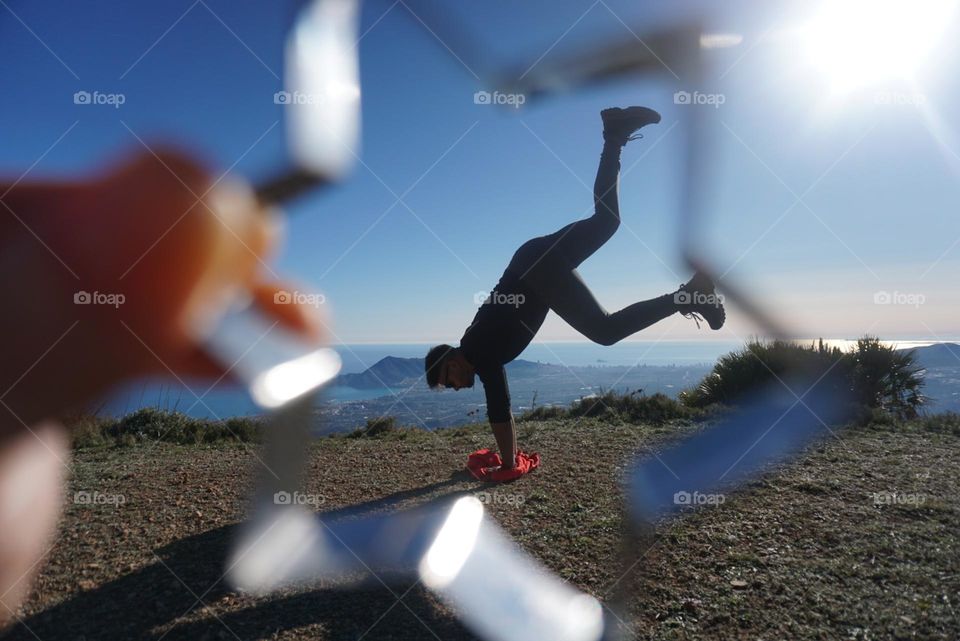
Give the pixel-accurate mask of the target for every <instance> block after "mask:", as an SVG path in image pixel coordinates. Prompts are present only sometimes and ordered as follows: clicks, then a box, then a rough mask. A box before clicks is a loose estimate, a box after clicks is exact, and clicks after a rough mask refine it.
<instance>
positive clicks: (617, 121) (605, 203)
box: [518, 107, 660, 276]
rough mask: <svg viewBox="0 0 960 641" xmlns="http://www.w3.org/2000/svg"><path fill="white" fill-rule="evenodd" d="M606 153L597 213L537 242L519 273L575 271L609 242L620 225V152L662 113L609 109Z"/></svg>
mask: <svg viewBox="0 0 960 641" xmlns="http://www.w3.org/2000/svg"><path fill="white" fill-rule="evenodd" d="M601 115H602V116H603V121H604V131H603V151H601V153H600V164H599V165H598V167H597V176H596V178H595V179H594V182H593V204H594V213H593V215H592V216H590V217H589V218H585V219H583V220H578V221H576V222H574V223H570V224H569V225H567V226H566V227H563V228H562V229H560V230H558V231H556V232H554V233H552V234H550V235H549V236H542V237H540V238H537V239H535V241H531V242H534V243H535V244H536V250H535V252H533V253H534V254H535V255H534V256H533V257H532V259H531V257H529V256H524V259H525V262H526V263H527V264H525V265H519V266H520V267H522V269H519V270H518V272H519V273H520V274H521V275H522V276H525V275H526V274H527V273H528V272H531V271H534V270H535V269H536V267H537V265H538V264H539V263H540V262H544V261H547V262H551V261H552V262H555V263H563V264H564V265H565V266H566V267H567V269H576V268H577V267H578V266H579V265H580V264H581V263H582V262H583V261H585V260H586V259H587V258H589V257H590V256H591V255H593V253H594V252H596V251H597V250H598V249H600V248H601V247H602V246H603V244H604V243H606V242H607V241H608V240H610V238H611V237H612V236H613V234H614V233H615V232H616V231H617V228H618V227H619V226H620V194H619V181H620V152H621V150H622V149H623V146H624V145H625V144H627V141H628V140H629V139H630V134H632V133H633V132H634V131H636V130H637V129H639V128H640V127H643V126H644V125H648V124H651V123H656V122H660V114H658V113H657V112H655V111H653V110H651V109H646V108H645V107H631V108H629V109H606V110H604V111H603V112H602V114H601Z"/></svg>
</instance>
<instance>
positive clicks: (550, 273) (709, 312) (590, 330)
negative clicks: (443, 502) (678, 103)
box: [425, 107, 726, 468]
mask: <svg viewBox="0 0 960 641" xmlns="http://www.w3.org/2000/svg"><path fill="white" fill-rule="evenodd" d="M600 116H601V118H602V120H603V141H604V142H603V152H602V153H601V154H600V166H599V168H598V169H597V177H596V181H595V182H594V186H593V195H594V204H595V212H594V214H593V215H592V216H590V217H589V218H586V219H584V220H580V221H577V222H574V223H571V224H569V225H567V226H566V227H563V228H562V229H560V230H558V231H556V232H554V233H552V234H550V235H548V236H540V237H538V238H534V239H532V240H528V241H527V242H526V243H524V244H523V245H521V246H520V248H519V249H518V250H517V251H516V253H515V254H514V255H513V258H512V259H511V261H510V264H509V265H507V268H506V270H505V271H504V272H503V276H502V277H501V278H500V282H499V283H497V286H496V288H495V289H494V290H493V291H492V292H491V294H490V296H489V297H488V298H487V300H486V301H485V302H484V304H483V305H482V306H481V307H480V309H479V311H477V315H476V316H475V317H474V319H473V322H472V323H471V324H470V326H469V327H468V328H467V330H466V332H465V333H464V335H463V338H461V339H460V346H459V347H452V346H450V345H437V346H435V347H433V348H431V349H430V351H429V352H428V353H427V356H426V359H425V369H426V378H427V384H428V385H429V386H430V387H432V388H435V389H436V388H442V387H446V388H452V389H455V390H459V389H462V388H465V387H473V383H474V378H475V377H476V376H479V377H480V381H481V382H482V383H483V387H484V391H485V393H486V400H487V417H488V419H489V421H490V426H491V428H492V430H493V434H494V438H495V439H496V441H497V446H498V448H499V449H500V455H501V459H502V461H503V465H502V467H504V468H512V467H513V466H514V465H515V456H516V452H517V443H516V429H515V426H514V422H513V415H512V413H511V411H510V391H509V387H508V385H507V375H506V371H505V370H504V365H506V364H507V363H509V362H510V361H512V360H514V359H515V358H517V356H519V355H520V353H521V352H523V350H524V349H526V347H527V345H529V344H530V342H531V341H532V340H533V337H534V336H535V335H536V333H537V331H538V330H539V329H540V326H541V325H543V321H544V319H545V318H546V316H547V312H548V311H549V310H551V309H552V310H553V311H554V312H556V313H557V315H558V316H560V318H562V319H563V320H565V321H566V322H567V323H569V324H570V326H571V327H573V328H574V329H576V330H577V331H578V332H580V333H581V334H583V335H584V336H585V337H586V338H588V339H590V340H591V341H593V342H595V343H599V344H600V345H613V344H615V343H617V342H619V341H621V340H623V339H624V338H626V337H628V336H630V335H631V334H634V333H636V332H639V331H640V330H642V329H644V328H646V327H649V326H650V325H652V324H654V323H656V322H657V321H660V320H662V319H664V318H667V317H669V316H671V315H673V314H675V313H677V312H680V313H683V314H684V315H685V316H687V317H692V318H695V319H697V325H698V326H699V321H700V320H705V321H706V322H707V323H708V324H709V325H710V327H711V328H712V329H715V330H716V329H720V327H722V326H723V323H724V320H725V317H726V316H725V312H724V309H723V305H722V302H721V301H720V299H719V298H718V297H717V296H716V294H715V292H714V286H713V283H712V282H711V281H710V279H709V278H708V277H707V276H705V275H703V274H695V275H694V276H693V278H692V279H691V280H690V281H689V282H687V283H686V284H684V285H681V286H680V288H679V289H678V290H677V291H676V292H673V293H670V294H664V295H663V296H660V297H658V298H653V299H650V300H645V301H640V302H638V303H634V304H632V305H629V306H628V307H625V308H623V309H621V310H620V311H617V312H614V313H612V314H611V313H608V312H607V311H606V310H605V309H604V308H603V307H602V306H601V305H600V303H599V302H597V299H596V298H595V297H594V295H593V294H592V293H591V291H590V289H589V288H588V287H587V285H586V283H584V282H583V280H582V279H581V277H580V274H579V273H578V272H577V267H578V266H579V265H580V264H581V263H582V262H583V261H585V260H586V259H587V258H589V257H590V256H591V255H593V253H594V252H596V251H597V250H598V249H600V247H602V246H603V244H604V243H606V242H607V241H608V240H610V238H611V237H612V236H613V234H614V233H615V232H616V231H617V228H618V227H619V226H620V207H619V202H618V194H617V189H618V181H619V175H620V152H621V149H622V148H623V146H624V145H626V144H627V142H628V141H630V140H634V139H635V138H637V137H639V136H633V134H634V132H636V131H637V130H639V129H640V128H642V127H644V126H646V125H650V124H655V123H658V122H660V114H658V113H657V112H656V111H654V110H652V109H648V108H646V107H629V108H626V109H620V108H612V109H604V110H603V111H601V112H600Z"/></svg>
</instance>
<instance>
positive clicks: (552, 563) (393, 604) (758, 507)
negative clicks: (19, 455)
mask: <svg viewBox="0 0 960 641" xmlns="http://www.w3.org/2000/svg"><path fill="white" fill-rule="evenodd" d="M686 429H689V427H678V426H675V425H670V424H667V425H663V426H660V427H655V428H654V427H644V426H636V425H626V424H616V423H614V424H611V423H610V422H600V421H597V420H594V419H577V420H573V419H559V420H551V421H545V422H527V423H524V424H522V425H521V426H520V432H521V435H520V442H521V444H522V446H523V447H525V448H528V449H534V450H538V451H539V452H540V453H541V455H542V456H543V466H542V468H541V469H540V470H538V471H537V472H536V473H534V474H532V475H530V476H528V477H526V478H523V479H521V480H520V481H518V482H515V483H512V484H509V485H505V486H499V487H498V488H497V491H498V492H503V493H506V494H509V495H513V496H514V497H520V500H513V501H510V502H508V501H501V502H499V503H494V504H492V505H491V506H490V509H491V512H492V513H493V515H494V517H495V518H496V519H497V520H498V521H499V522H500V523H501V524H502V525H503V526H504V527H505V528H506V529H507V530H508V531H509V532H510V533H511V534H512V536H513V537H514V538H515V539H516V540H517V541H518V542H519V543H520V544H521V545H522V546H524V547H525V548H526V549H527V550H528V551H530V552H531V553H533V554H534V555H536V556H537V557H538V558H539V559H540V560H541V561H542V562H544V563H545V564H547V565H548V566H549V567H550V568H552V569H553V570H554V571H555V572H557V573H558V574H559V575H560V576H562V577H564V578H565V579H568V580H569V581H571V582H572V583H573V584H575V585H577V586H579V587H580V588H581V589H584V590H586V591H588V592H590V593H592V594H594V595H596V596H598V597H599V598H601V599H605V600H608V601H609V600H610V599H612V598H613V596H614V594H615V593H616V592H617V590H618V589H619V588H622V587H625V586H633V587H634V588H636V589H635V591H634V592H633V595H634V596H633V597H632V598H631V600H630V604H629V605H630V611H631V614H632V616H631V617H630V620H629V621H628V622H627V624H628V625H629V626H631V627H632V629H633V630H634V633H635V635H636V637H637V638H653V639H699V638H704V639H718V638H743V639H758V638H763V639H780V638H808V639H811V638H812V639H838V638H841V639H848V638H849V639H889V638H897V639H900V638H902V639H956V638H958V637H960V617H958V613H957V610H956V608H957V607H958V602H960V526H958V525H957V524H958V523H960V518H958V517H960V473H958V471H960V456H958V454H960V437H958V436H957V435H956V434H954V433H952V432H950V431H944V432H940V433H934V432H930V431H926V430H916V431H903V430H898V431H884V430H878V429H874V430H870V429H858V430H855V431H849V432H846V433H844V434H843V436H842V438H843V441H842V442H837V441H834V442H831V443H828V444H826V445H824V446H822V447H818V448H813V449H811V450H810V451H808V452H807V453H806V454H805V455H804V456H803V457H802V458H801V459H800V460H798V461H797V462H795V463H794V464H792V465H791V466H789V467H787V468H785V469H783V470H779V471H773V472H771V473H770V474H768V475H767V476H766V477H765V478H763V479H762V480H759V481H757V482H755V483H754V484H753V485H752V486H751V487H749V488H746V489H745V490H744V491H743V492H742V493H740V494H739V495H737V496H736V497H735V498H734V499H731V500H729V501H728V502H727V503H726V504H725V505H723V506H720V507H718V508H713V509H707V510H702V511H698V512H692V513H690V514H687V515H685V516H683V517H682V518H679V519H676V520H674V521H672V522H669V523H664V524H661V527H660V528H659V532H658V535H657V540H656V542H655V544H654V545H653V547H652V548H651V549H650V551H649V552H648V554H647V555H646V557H645V559H644V560H643V562H642V563H640V564H639V566H638V567H639V569H640V572H639V573H638V574H637V575H635V576H634V575H630V576H626V577H624V574H623V573H624V559H623V556H622V555H621V548H620V541H621V539H620V536H619V533H620V532H621V528H622V518H623V513H622V508H621V490H620V484H619V478H620V474H621V470H622V468H623V466H624V464H625V463H626V462H627V461H628V460H629V459H630V456H631V453H633V452H635V451H637V450H640V451H643V450H649V449H650V448H656V447H662V446H663V444H664V443H665V442H666V441H667V440H669V439H671V438H673V437H674V436H675V435H676V434H677V431H678V430H686ZM491 440H492V439H491V438H490V436H489V432H488V430H487V429H485V428H483V427H481V426H477V427H471V428H462V429H455V430H448V431H445V432H443V433H438V434H431V433H423V432H409V433H406V432H405V433H404V434H403V435H402V436H401V435H392V436H386V437H384V438H382V439H375V438H363V439H359V438H354V439H351V438H330V439H324V440H323V441H321V442H320V443H318V445H317V446H316V449H315V452H314V465H313V470H312V474H311V481H310V486H311V487H310V488H309V491H311V492H314V493H319V494H322V495H323V496H324V497H325V503H324V505H323V508H322V509H323V510H325V511H330V512H334V513H335V511H336V510H338V509H340V508H345V507H349V506H357V505H360V506H361V507H363V508H365V509H369V510H385V509H393V508H395V507H399V506H406V505H413V504H419V503H422V502H424V501H427V500H430V499H433V498H437V497H440V496H443V495H446V494H449V493H452V492H457V491H482V490H492V488H485V487H481V486H480V485H479V484H477V483H476V482H473V481H471V480H469V479H468V478H465V477H464V476H463V474H462V473H461V472H460V470H461V468H462V466H463V463H464V461H465V458H466V454H467V453H468V452H470V451H472V450H473V449H476V448H477V447H481V446H490V445H491ZM253 452H255V450H254V449H251V446H248V445H245V444H229V443H223V444H215V445H209V446H203V445H199V446H180V445H175V444H170V443H156V444H152V443H141V444H138V445H134V446H131V447H123V448H92V449H86V450H81V451H79V452H78V453H77V458H76V461H75V464H74V475H73V479H72V480H71V486H70V488H69V493H68V500H67V504H66V516H65V518H64V520H63V522H62V524H61V528H60V533H59V536H58V539H57V541H56V545H55V546H54V548H53V550H52V552H51V553H50V555H49V558H48V562H47V565H46V567H45V568H44V570H43V572H42V574H41V576H40V578H39V580H38V582H37V584H36V587H35V589H34V592H33V595H32V597H31V598H30V600H29V602H28V603H27V604H26V606H25V607H24V608H23V611H22V612H21V614H22V623H20V624H18V625H17V626H16V627H14V628H13V629H12V630H11V631H10V632H9V634H8V636H7V637H4V638H9V639H35V636H34V635H36V637H38V638H40V639H42V640H43V641H48V640H53V639H63V638H67V639H79V638H83V639H86V640H87V641H91V640H93V639H159V638H161V637H163V638H164V639H189V640H190V641H197V640H200V639H234V638H238V639H261V638H266V639H337V640H339V639H351V640H355V639H358V638H360V637H363V638H364V639H365V640H373V639H411V640H412V639H417V640H420V639H429V638H433V637H432V636H431V634H430V632H428V628H429V630H431V631H432V632H433V633H435V634H436V636H437V637H438V638H440V639H444V640H447V639H469V638H471V636H470V635H469V633H468V632H466V631H465V630H464V629H463V628H462V627H461V626H460V625H459V623H458V622H457V621H456V619H455V618H453V617H452V616H451V615H450V613H449V612H448V611H447V610H446V609H445V608H444V607H443V606H441V605H439V604H438V603H437V602H436V601H435V600H434V599H433V598H432V597H431V595H430V594H429V593H427V592H426V591H425V590H423V589H422V588H420V587H413V589H412V590H410V592H408V593H407V594H406V595H405V596H404V597H403V599H402V603H400V604H398V603H397V599H396V597H395V596H394V594H393V593H391V591H389V590H388V589H386V588H384V587H383V586H380V585H379V584H376V583H375V582H374V583H373V584H372V585H371V586H370V587H368V588H365V589H363V590H360V591H341V590H332V589H318V590H311V591H299V592H291V593H289V594H284V595H280V596H278V597H276V598H273V599H257V598H252V597H248V596H243V595H238V594H235V593H232V592H230V591H229V590H228V589H227V588H226V587H225V586H224V585H223V583H222V582H221V575H222V572H223V563H224V562H223V557H224V554H225V550H226V547H227V545H228V542H229V538H230V535H231V533H232V530H233V527H234V524H236V523H237V522H238V520H239V519H240V518H241V516H242V513H243V505H244V497H245V493H246V491H247V489H248V479H249V476H250V471H251V469H252V466H254V465H256V461H255V458H254V456H253ZM78 491H88V492H100V493H101V494H102V495H105V496H106V495H122V496H123V497H124V499H125V501H124V503H123V504H122V505H82V504H75V503H74V501H73V497H74V493H75V492H78ZM884 491H889V492H900V493H913V494H918V495H922V496H923V497H924V503H923V504H922V505H920V506H912V505H894V506H882V507H878V506H876V505H874V502H873V499H872V495H873V493H876V492H884ZM393 590H394V591H395V592H396V594H397V596H399V595H402V594H404V591H405V590H406V586H401V587H400V588H399V589H397V588H396V587H394V588H393Z"/></svg>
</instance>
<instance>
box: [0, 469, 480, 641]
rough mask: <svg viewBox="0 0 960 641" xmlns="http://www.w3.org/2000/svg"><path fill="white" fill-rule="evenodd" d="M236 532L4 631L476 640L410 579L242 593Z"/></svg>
mask: <svg viewBox="0 0 960 641" xmlns="http://www.w3.org/2000/svg"><path fill="white" fill-rule="evenodd" d="M464 480H465V479H464V478H463V477H462V476H461V475H459V474H458V475H454V476H452V477H451V478H450V479H449V480H447V481H441V482H438V483H434V484H431V485H427V486H425V487H422V488H417V489H415V490H408V491H404V492H397V493H396V494H393V495H390V496H387V497H385V498H382V499H378V500H375V501H369V502H366V503H362V504H358V505H354V506H350V507H349V508H343V509H338V510H332V511H329V512H325V513H323V514H322V516H323V517H324V518H329V519H333V518H342V517H350V516H357V515H361V514H364V513H369V512H373V511H381V510H385V509H390V508H391V507H396V506H397V505H399V504H401V503H405V502H408V501H411V500H414V499H417V498H419V497H423V496H427V495H430V494H435V493H437V492H438V491H439V492H440V498H441V499H442V498H447V499H448V498H449V497H450V496H454V495H457V494H460V493H462V492H457V491H453V492H451V491H449V488H450V486H453V485H456V484H459V483H462V482H463V481H464ZM444 490H447V491H444ZM235 532H236V526H233V525H231V526H226V527H222V528H218V529H215V530H210V531H207V532H204V533H202V534H199V535H196V536H191V537H187V538H184V539H181V540H178V541H176V542H174V543H172V544H170V545H168V546H165V547H163V548H161V549H159V550H154V551H153V553H152V556H153V558H154V562H153V563H151V564H149V565H147V566H145V567H143V568H141V569H139V570H136V571H133V572H130V573H129V574H126V575H123V576H121V577H119V578H117V579H115V580H113V581H110V582H108V583H105V584H102V585H100V586H99V587H97V588H95V589H92V590H87V591H83V592H80V593H78V594H76V595H75V596H72V597H70V598H68V599H67V600H65V601H63V602H61V603H59V604H56V605H54V606H52V607H50V608H47V609H46V610H44V611H42V612H38V613H36V614H33V615H31V616H29V617H26V618H24V619H22V620H21V621H20V622H18V623H17V624H16V625H15V626H14V627H13V628H12V629H10V630H9V631H8V633H7V634H6V635H5V636H3V637H2V638H3V639H4V641H13V640H15V639H16V640H19V639H30V640H34V641H35V640H36V639H37V638H39V639H43V641H52V640H54V639H72V640H74V641H76V640H83V641H92V640H94V639H111V640H114V639H154V640H159V639H161V638H162V639H170V640H174V639H184V640H190V641H197V640H202V639H244V640H245V639H259V638H274V637H275V636H278V635H279V636H282V633H283V632H284V631H285V630H291V629H297V628H309V630H310V633H311V636H315V637H318V638H321V637H322V638H324V639H358V638H361V637H362V638H364V639H418V640H419V639H427V638H441V639H445V640H446V639H463V640H468V639H474V637H473V636H472V635H471V634H470V633H469V632H468V631H467V630H466V629H465V628H463V626H461V625H460V623H458V622H457V621H456V619H454V618H453V617H452V616H450V614H449V613H448V612H447V611H445V610H444V609H443V608H442V607H441V606H440V604H439V603H438V602H437V601H436V599H435V598H434V597H433V596H432V595H431V594H430V593H429V592H428V591H427V590H425V589H424V588H423V587H422V586H419V585H414V583H413V581H412V580H408V581H407V582H406V584H402V583H400V584H393V585H391V586H390V587H389V588H387V587H385V586H384V585H383V584H381V583H380V582H378V581H376V580H375V579H371V580H369V581H366V582H364V584H363V586H362V587H360V588H357V589H350V590H347V589H340V588H337V589H317V590H310V591H297V592H290V593H285V594H280V595H278V596H275V597H274V598H271V599H265V598H260V599H255V598H252V597H246V596H242V595H237V594H236V593H233V592H231V591H230V590H229V588H228V586H227V585H225V583H224V581H223V571H224V567H225V559H226V556H227V553H228V551H229V545H230V543H231V542H232V541H233V536H234V534H235ZM398 597H400V600H398Z"/></svg>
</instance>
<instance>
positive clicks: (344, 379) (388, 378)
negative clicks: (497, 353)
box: [337, 356, 556, 389]
mask: <svg viewBox="0 0 960 641" xmlns="http://www.w3.org/2000/svg"><path fill="white" fill-rule="evenodd" d="M555 367H556V366H555V365H548V364H544V363H534V362H533V361H525V360H516V361H513V362H512V363H510V364H509V365H507V371H508V372H510V373H512V374H514V375H516V376H529V375H532V374H536V373H537V372H540V371H542V370H544V369H546V368H555ZM421 377H423V359H422V358H399V357H397V356H387V357H385V358H381V359H380V360H379V361H377V362H376V363H374V364H373V365H371V366H370V367H368V368H367V369H365V370H364V371H362V372H360V373H358V374H343V375H341V376H339V377H338V378H337V385H341V386H343V387H352V388H354V389H380V388H383V387H400V386H409V385H412V384H414V383H415V382H416V380H417V379H419V378H421Z"/></svg>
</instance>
